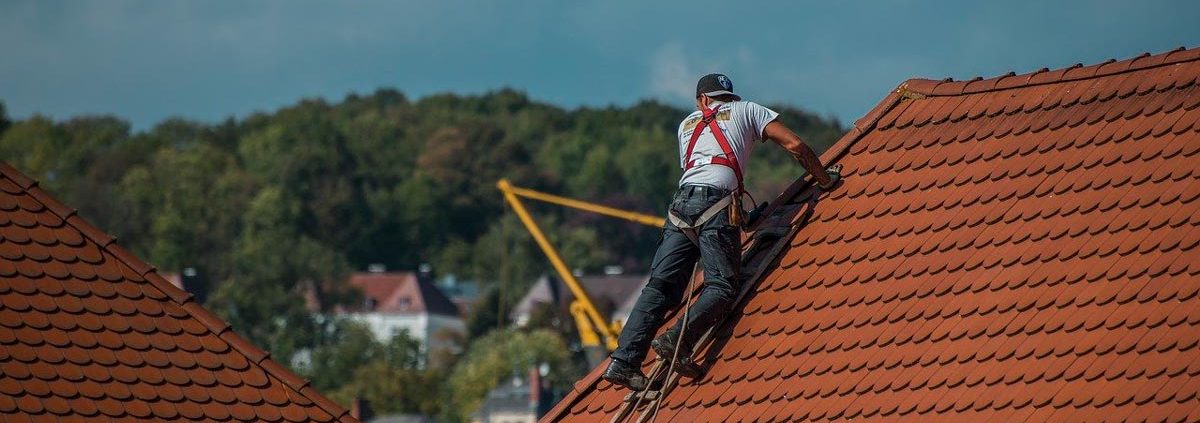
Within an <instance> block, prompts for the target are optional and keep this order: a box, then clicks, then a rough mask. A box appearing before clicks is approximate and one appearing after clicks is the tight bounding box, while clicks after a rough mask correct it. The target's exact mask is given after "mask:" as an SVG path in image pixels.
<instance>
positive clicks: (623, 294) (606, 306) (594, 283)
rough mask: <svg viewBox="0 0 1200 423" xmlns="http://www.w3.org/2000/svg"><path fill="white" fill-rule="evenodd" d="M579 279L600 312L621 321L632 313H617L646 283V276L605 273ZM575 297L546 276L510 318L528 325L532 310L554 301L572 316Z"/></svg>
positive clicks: (539, 279) (532, 289)
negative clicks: (571, 309) (571, 310)
mask: <svg viewBox="0 0 1200 423" xmlns="http://www.w3.org/2000/svg"><path fill="white" fill-rule="evenodd" d="M578 279H579V283H580V284H581V285H583V289H584V290H586V291H587V293H588V296H589V297H591V299H592V302H593V303H595V304H596V308H598V309H599V310H600V314H601V315H604V316H608V317H609V319H610V320H618V318H619V320H620V321H621V322H622V323H623V322H624V321H625V317H627V316H629V313H628V311H626V312H625V314H623V315H622V314H619V313H617V312H618V311H619V310H620V309H621V306H622V305H624V304H625V303H626V302H629V301H630V300H629V299H630V298H637V295H638V293H639V292H641V290H642V287H644V286H646V275H628V274H604V275H593V276H580V277H578ZM574 300H575V295H574V294H572V293H571V290H570V289H569V288H567V286H566V284H564V283H563V282H562V281H561V280H559V279H558V278H556V277H552V276H545V275H543V276H542V277H540V278H538V280H537V282H534V284H533V287H531V288H529V292H527V293H525V296H524V297H522V298H521V301H520V302H518V303H517V305H516V307H514V308H513V311H512V312H511V313H510V314H509V318H511V319H512V321H513V323H515V324H516V325H517V326H525V325H528V324H529V320H530V318H531V317H532V315H533V312H534V311H535V310H536V309H537V308H538V306H539V305H541V304H555V305H556V307H557V308H558V309H559V310H561V311H562V313H563V316H570V314H569V313H570V310H569V308H570V306H571V301H574Z"/></svg>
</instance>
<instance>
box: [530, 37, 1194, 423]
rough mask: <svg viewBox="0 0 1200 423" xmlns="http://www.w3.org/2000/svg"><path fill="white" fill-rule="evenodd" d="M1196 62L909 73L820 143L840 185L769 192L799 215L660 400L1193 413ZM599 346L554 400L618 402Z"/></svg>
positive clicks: (1175, 417)
mask: <svg viewBox="0 0 1200 423" xmlns="http://www.w3.org/2000/svg"><path fill="white" fill-rule="evenodd" d="M1197 78H1200V49H1191V50H1183V49H1180V50H1176V51H1172V52H1169V53H1165V54H1160V55H1156V56H1148V55H1144V56H1140V57H1137V58H1134V59H1130V60H1125V61H1120V62H1108V63H1103V64H1099V65H1095V66H1086V67H1084V66H1073V67H1070V68H1066V69H1059V70H1055V71H1047V70H1042V71H1038V72H1034V73H1031V74H1025V75H1006V76H1001V77H999V78H993V79H986V80H980V79H976V80H971V81H964V82H951V81H931V80H910V81H908V82H905V83H904V84H902V85H901V86H900V87H899V88H898V89H897V90H896V92H893V93H891V94H890V95H888V96H887V97H886V98H885V99H884V100H883V101H882V102H881V103H880V104H879V105H878V106H877V107H876V108H875V109H874V110H872V111H871V112H870V113H869V114H868V115H867V116H866V117H864V118H863V119H861V120H859V121H857V122H856V123H855V127H854V128H853V129H852V130H851V131H850V132H849V133H848V134H847V135H846V136H845V137H843V138H842V140H841V141H839V143H838V144H837V145H835V146H834V147H833V149H831V150H830V151H829V152H827V153H826V154H825V156H824V159H825V160H826V161H836V162H839V163H842V164H844V165H845V169H846V175H847V176H846V179H845V183H844V185H843V186H842V187H841V188H840V189H837V190H836V191H833V192H831V193H828V194H819V195H818V194H817V193H815V192H814V190H812V189H809V187H808V185H807V184H805V183H798V184H797V185H794V186H793V187H792V188H791V189H789V191H788V192H787V193H785V195H784V196H782V197H781V200H783V201H782V202H783V203H786V205H785V206H780V208H779V209H785V208H787V207H792V206H793V205H804V204H808V205H809V207H811V208H810V209H809V210H810V211H811V213H812V214H811V215H809V216H807V219H806V220H804V222H806V223H805V226H802V227H801V228H800V229H799V231H798V232H796V233H795V235H794V236H792V237H791V238H789V242H790V244H789V246H790V247H789V248H788V249H786V250H784V252H783V253H782V254H780V255H779V256H778V261H776V262H774V264H773V265H771V267H768V268H767V269H768V271H766V274H765V276H764V277H763V278H761V280H760V281H759V282H757V285H756V286H755V288H754V291H753V292H751V293H750V295H749V296H748V297H747V298H748V299H747V300H746V301H744V302H743V303H742V304H741V308H740V309H739V313H737V318H736V319H733V320H732V321H729V322H726V325H724V326H723V327H722V328H721V331H720V335H718V337H717V341H718V343H723V345H719V346H717V347H714V348H710V349H709V350H708V351H706V352H703V353H702V356H703V357H706V358H707V361H706V365H708V366H711V367H709V368H708V371H707V373H706V374H705V375H704V376H703V377H702V378H700V379H699V380H696V381H693V382H687V381H686V380H685V383H683V384H681V385H679V387H678V388H676V389H675V390H674V391H672V392H671V393H670V394H669V395H667V397H666V399H665V400H664V401H663V402H662V404H661V409H660V411H659V412H658V415H657V419H658V420H659V421H816V420H849V419H855V420H885V421H892V420H912V421H939V420H940V421H972V422H974V421H1001V422H1007V421H1100V420H1109V419H1111V420H1142V419H1148V420H1151V421H1200V398H1198V397H1197V390H1198V389H1200V346H1198V345H1197V341H1198V340H1200V298H1198V296H1197V290H1200V248H1197V244H1198V243H1200V201H1198V197H1200V123H1198V120H1200V107H1197V106H1200V82H1198V81H1197ZM752 283H753V282H752ZM651 357H653V354H651ZM651 359H653V358H651ZM605 364H606V363H605ZM602 368H603V364H602V365H601V366H600V367H598V368H597V369H596V370H594V371H593V372H591V374H589V375H588V376H586V377H585V378H584V379H583V380H581V381H580V382H578V383H577V384H576V385H575V389H574V391H573V392H572V393H571V394H569V395H568V396H567V398H566V399H564V400H563V401H562V402H561V403H560V404H559V405H557V406H556V407H555V409H553V410H551V412H550V413H549V414H547V416H546V417H545V418H544V419H543V421H560V420H561V421H588V422H595V421H609V419H610V416H611V415H613V414H614V412H615V411H617V410H618V407H620V406H621V405H622V398H623V397H624V396H625V394H626V393H627V391H625V390H619V389H616V388H614V387H613V386H611V385H610V384H608V383H607V382H602V381H600V379H599V373H600V371H601V370H602ZM640 413H641V412H640V411H639V412H637V413H635V415H634V417H637V415H638V414H640ZM628 421H634V419H630V420H628Z"/></svg>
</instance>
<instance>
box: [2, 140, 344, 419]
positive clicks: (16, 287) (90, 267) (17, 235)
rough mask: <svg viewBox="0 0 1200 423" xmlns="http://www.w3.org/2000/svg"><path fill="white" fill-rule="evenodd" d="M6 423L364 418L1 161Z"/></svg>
mask: <svg viewBox="0 0 1200 423" xmlns="http://www.w3.org/2000/svg"><path fill="white" fill-rule="evenodd" d="M0 415H4V416H5V419H7V421H10V422H11V421H25V420H35V421H49V420H53V421H58V420H59V419H62V420H63V421H108V420H109V418H112V419H120V420H143V421H148V420H153V421H199V420H205V421H230V420H234V421H272V422H277V421H289V422H309V421H320V422H328V421H343V422H354V421H357V420H355V419H354V418H352V417H350V416H349V414H347V412H346V410H344V409H342V407H340V406H338V405H337V404H334V403H333V402H331V401H329V400H328V399H326V398H325V397H323V396H321V394H319V393H317V392H316V391H314V390H313V388H312V387H310V386H309V385H308V382H307V381H305V380H303V379H301V378H299V377H297V376H296V375H294V374H292V373H291V372H289V371H287V370H285V369H284V368H283V367H282V366H280V365H279V363H276V362H275V361H273V360H271V359H269V358H268V354H267V353H266V352H264V351H262V350H260V349H258V348H256V347H255V346H253V345H250V343H248V342H246V340H245V339H243V338H242V337H241V336H238V335H237V334H236V333H234V332H233V331H232V330H230V328H229V325H228V324H227V323H225V322H224V321H222V320H221V319H219V318H217V317H216V316H215V315H213V314H212V313H209V312H208V311H207V310H205V309H204V308H202V307H200V305H199V304H197V303H196V302H195V301H194V300H193V299H192V297H191V295H190V294H188V293H187V292H184V291H182V290H180V289H178V288H176V287H175V286H174V285H172V284H171V283H170V282H167V281H166V280H165V279H163V277H162V276H161V275H160V274H159V273H157V272H155V269H154V267H152V266H150V265H148V264H146V263H144V262H142V261H141V260H139V259H138V258H136V257H134V256H133V255H132V254H130V253H129V252H128V251H126V250H125V249H123V248H121V247H120V246H117V245H116V244H115V243H113V237H111V236H109V235H107V234H105V233H104V232H102V231H100V230H99V229H97V228H96V227H94V226H92V225H91V224H89V223H87V222H86V221H84V220H83V219H81V218H80V217H79V216H78V215H76V214H75V211H74V210H72V209H70V208H68V207H67V206H65V205H63V204H62V203H60V202H58V201H57V200H55V199H54V198H52V197H51V196H50V195H49V194H47V193H46V192H45V191H43V190H42V189H40V188H37V183H36V182H35V181H33V180H31V179H29V178H27V177H25V176H24V175H22V174H21V173H20V172H18V171H17V170H16V169H13V168H12V167H11V166H9V165H8V164H6V163H0Z"/></svg>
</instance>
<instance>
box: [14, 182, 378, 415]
mask: <svg viewBox="0 0 1200 423" xmlns="http://www.w3.org/2000/svg"><path fill="white" fill-rule="evenodd" d="M0 175H3V176H4V177H6V178H8V179H10V180H12V181H13V182H15V183H16V184H17V186H18V187H20V188H21V190H22V191H24V192H25V193H26V194H29V196H31V197H33V199H34V200H35V201H37V202H39V203H42V205H43V206H45V207H46V210H47V211H49V212H50V213H52V214H54V215H55V216H58V217H59V218H60V219H62V220H63V224H65V225H69V226H71V227H72V228H74V229H75V230H78V231H79V233H80V235H82V236H83V237H84V238H86V239H88V240H90V241H92V242H95V243H96V245H97V246H98V247H99V248H100V250H101V251H103V252H106V253H109V254H111V255H112V256H113V258H115V259H116V260H118V261H120V262H121V263H122V264H125V265H126V266H129V268H130V269H131V270H133V271H134V273H136V274H137V275H138V276H139V277H142V278H144V279H145V280H146V282H147V283H149V284H151V285H152V286H154V287H155V288H158V290H159V291H162V293H163V294H164V295H165V296H166V297H167V298H169V299H170V300H171V301H172V302H174V303H175V304H176V305H178V306H179V308H180V309H183V310H184V312H186V313H187V314H188V316H191V317H192V318H194V319H196V320H197V321H198V322H199V323H200V324H202V325H204V327H206V328H208V330H209V331H210V332H212V333H213V335H216V336H217V337H218V338H220V339H221V340H223V341H225V342H226V343H228V344H229V346H230V348H232V349H234V350H236V351H237V352H238V353H239V354H242V355H243V356H244V357H245V358H246V359H247V360H248V361H250V362H251V363H253V364H254V365H256V366H258V367H259V368H261V369H262V370H263V372H265V373H266V374H267V375H268V376H269V377H272V378H274V379H275V380H278V381H279V382H281V383H283V384H284V385H285V386H287V387H288V388H291V389H292V390H294V391H296V392H297V393H299V394H300V395H304V396H305V397H306V398H308V399H309V400H310V401H312V402H313V404H316V405H317V406H318V407H320V408H321V409H322V410H324V411H325V412H326V413H329V415H331V416H333V417H334V418H335V419H338V420H343V419H345V418H347V417H349V418H350V419H351V420H350V421H357V419H354V418H353V416H350V414H349V410H346V409H344V408H342V407H341V406H340V405H338V404H337V403H335V402H333V401H332V400H330V399H329V398H326V397H325V396H324V395H322V394H321V393H319V392H317V391H316V390H315V389H313V388H312V387H311V384H310V383H309V381H308V380H307V379H304V378H302V377H300V376H299V375H296V374H295V373H293V372H291V371H290V370H288V369H287V368H285V367H283V366H282V365H280V364H279V363H278V362H276V361H275V360H273V359H271V353H270V352H267V351H264V350H262V349H260V348H258V347H257V346H255V345H254V344H252V343H250V341H248V340H246V338H244V337H242V336H241V335H239V334H238V333H237V332H236V331H233V330H232V327H231V326H230V325H229V323H228V322H226V321H225V320H224V319H221V318H220V317H218V316H217V315H215V314H213V313H212V312H210V311H208V310H207V309H205V308H204V307H203V306H201V305H200V304H199V303H197V302H196V301H195V300H194V298H193V295H192V294H190V293H188V292H187V291H184V290H183V289H180V288H179V287H176V286H175V285H174V284H172V283H170V282H169V281H167V280H166V279H165V278H163V277H162V275H160V274H158V271H157V268H156V267H154V266H153V265H150V264H149V263H146V262H145V261H142V260H141V259H139V258H137V256H135V255H133V253H132V252H130V251H129V250H126V249H125V248H123V247H121V246H120V245H117V244H116V239H117V238H116V237H114V236H112V235H110V234H108V233H107V232H104V231H103V230H101V229H100V228H98V227H96V226H95V225H92V224H91V223H90V222H88V221H87V220H86V219H84V218H82V217H80V216H79V214H78V210H76V209H73V208H70V207H68V206H66V205H65V204H63V203H62V202H60V201H58V199H56V198H54V196H52V195H50V193H49V192H47V191H46V190H43V189H42V188H41V187H39V186H38V181H37V180H36V179H33V178H30V177H28V176H26V175H25V174H23V173H21V171H20V170H17V168H15V167H13V166H12V165H10V164H9V163H8V162H6V161H0Z"/></svg>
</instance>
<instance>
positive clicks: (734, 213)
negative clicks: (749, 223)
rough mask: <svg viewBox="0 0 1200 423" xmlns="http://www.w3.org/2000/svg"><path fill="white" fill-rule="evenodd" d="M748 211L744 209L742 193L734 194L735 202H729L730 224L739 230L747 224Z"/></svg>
mask: <svg viewBox="0 0 1200 423" xmlns="http://www.w3.org/2000/svg"><path fill="white" fill-rule="evenodd" d="M745 214H746V210H744V209H742V196H741V194H740V193H734V194H733V201H730V202H729V224H730V225H733V226H736V227H738V228H741V227H742V224H743V223H745V222H746V215H745Z"/></svg>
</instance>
